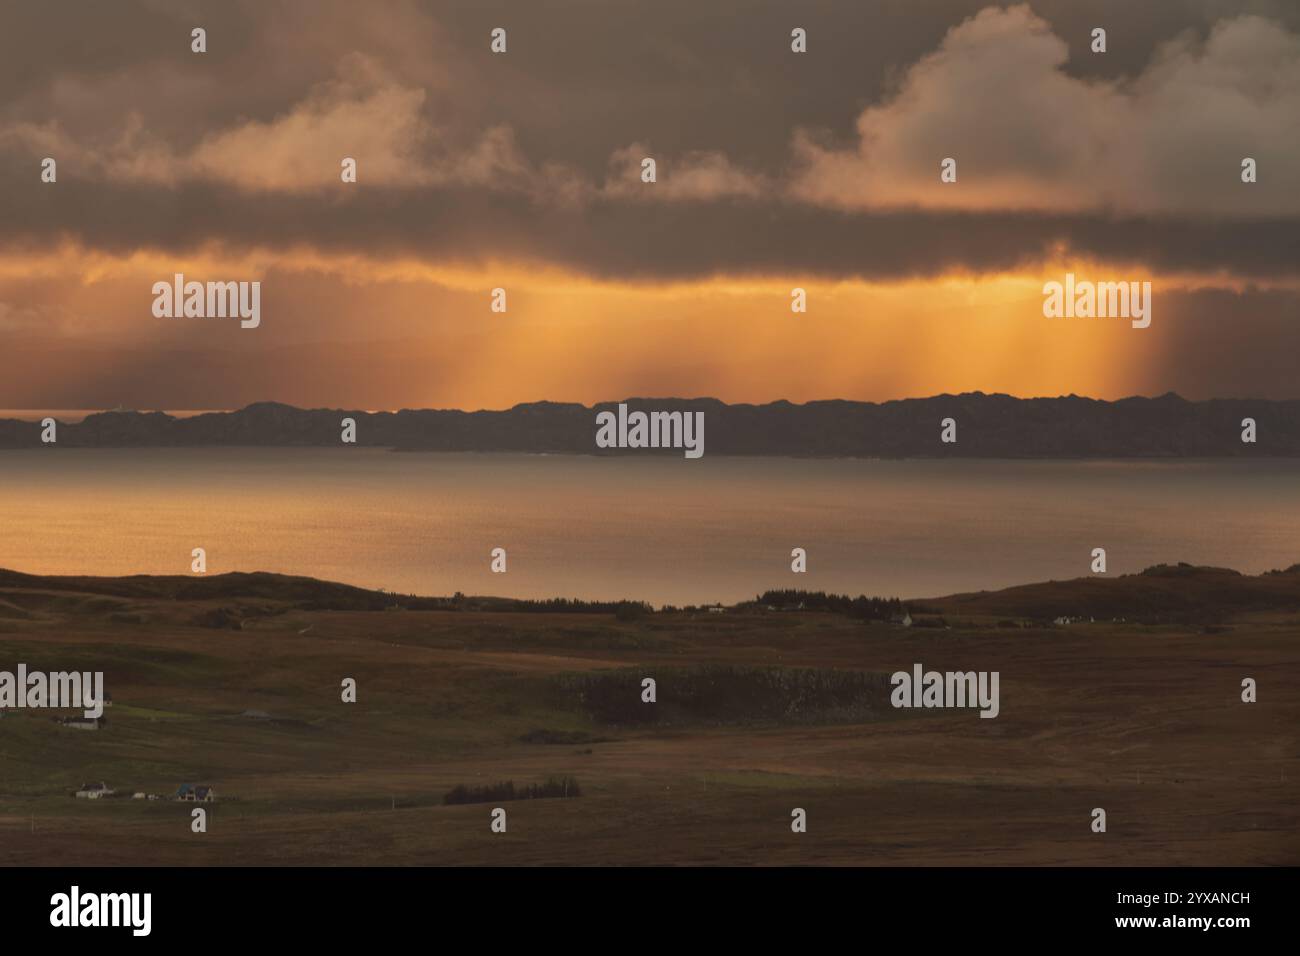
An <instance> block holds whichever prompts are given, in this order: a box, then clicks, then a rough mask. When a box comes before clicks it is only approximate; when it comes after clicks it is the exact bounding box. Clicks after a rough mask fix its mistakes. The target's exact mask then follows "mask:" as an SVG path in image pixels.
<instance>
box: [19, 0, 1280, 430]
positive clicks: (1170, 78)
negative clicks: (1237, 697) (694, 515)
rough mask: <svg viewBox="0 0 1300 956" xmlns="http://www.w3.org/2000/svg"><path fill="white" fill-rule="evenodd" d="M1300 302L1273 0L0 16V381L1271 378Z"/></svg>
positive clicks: (828, 394)
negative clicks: (237, 305)
mask: <svg viewBox="0 0 1300 956" xmlns="http://www.w3.org/2000/svg"><path fill="white" fill-rule="evenodd" d="M196 27H202V28H203V29H204V30H205V31H206V51H205V52H202V53H196V52H194V51H193V50H192V42H193V41H192V32H191V31H192V30H193V29H194V28H196ZM1097 27H1101V28H1103V29H1104V30H1105V31H1106V50H1105V52H1104V53H1099V52H1094V51H1093V49H1092V44H1093V42H1094V40H1093V30H1094V28H1097ZM495 28H502V29H504V30H505V31H506V33H505V36H506V49H505V52H504V53H497V52H493V50H492V49H491V44H492V31H493V30H494V29H495ZM795 28H800V29H802V30H804V31H805V32H806V52H803V53H796V52H794V51H793V50H792V49H791V44H792V37H791V31H792V30H794V29H795ZM1247 157H1249V158H1252V159H1254V160H1255V162H1256V167H1257V179H1256V181H1255V182H1252V183H1244V182H1243V181H1242V161H1243V159H1244V158H1247ZM46 158H53V159H54V160H55V161H56V177H55V181H54V182H45V181H43V178H42V171H43V165H42V164H43V160H45V159H46ZM344 158H352V159H354V160H355V161H356V171H357V175H356V182H343V181H342V177H341V175H340V171H341V162H342V160H343V159H344ZM645 158H652V159H654V161H655V170H656V176H655V181H654V182H644V181H643V176H642V161H643V160H644V159H645ZM949 158H951V159H954V160H955V161H956V181H955V182H943V181H941V176H940V172H941V164H942V162H943V161H944V160H945V159H949ZM176 273H181V274H183V275H184V276H185V277H186V279H189V280H197V281H201V282H202V281H209V280H211V281H223V282H225V281H257V282H260V283H261V286H260V288H261V321H260V324H259V325H258V327H257V328H241V326H240V323H239V322H238V321H237V320H236V321H232V320H229V319H223V318H194V317H190V318H184V317H182V318H167V317H161V318H160V317H158V316H156V315H155V314H154V309H153V305H154V293H153V286H154V284H155V283H157V282H159V281H164V282H171V281H172V278H173V276H174V275H175V274H176ZM1066 273H1073V274H1075V275H1076V276H1077V277H1078V278H1079V279H1082V280H1089V281H1097V282H1139V283H1140V282H1150V283H1151V289H1152V293H1151V295H1152V298H1151V306H1152V314H1151V320H1152V321H1151V324H1150V325H1149V327H1147V328H1134V327H1133V326H1132V325H1131V323H1130V322H1129V321H1128V320H1127V319H1125V318H1116V317H1107V318H1084V317H1069V318H1049V317H1046V316H1044V314H1043V301H1044V295H1043V287H1044V284H1045V283H1046V282H1050V281H1063V279H1064V276H1065V275H1066ZM497 288H501V289H504V290H506V310H505V311H504V312H494V311H493V310H492V308H491V306H492V302H493V294H492V290H493V289H497ZM795 288H799V289H803V290H804V291H805V293H806V300H807V311H806V312H801V313H796V312H793V311H792V310H791V302H792V296H791V293H792V290H793V289H795ZM1298 322H1300V5H1298V4H1296V3H1295V2H1294V0H1233V2H1229V0H1145V2H1143V3H1133V2H1131V0H1033V2H1031V3H1028V4H1025V3H997V2H990V0H925V2H913V0H877V2H865V0H798V2H795V0H779V2H778V0H709V2H708V3H701V2H700V0H656V2H646V0H637V2H631V0H553V2H546V3H538V2H520V0H512V2H494V0H465V2H460V0H448V2H428V3H417V2H396V0H374V2H370V3H366V4H356V3H351V2H342V0H318V2H312V3H307V2H303V0H294V2H281V0H223V2H220V3H216V2H185V0H179V2H178V0H118V2H114V3H111V4H106V3H102V2H98V0H49V2H43V3H37V2H27V0H21V2H13V3H8V4H5V5H4V7H3V9H0V408H76V409H84V408H97V407H115V406H118V405H125V406H128V407H137V408H173V409H200V408H231V407H237V406H241V405H244V404H247V403H249V402H253V401H261V400H276V401H283V402H289V403H292V404H297V405H303V406H327V407H349V408H371V409H379V408H401V407H459V408H467V409H476V408H507V407H510V406H512V405H514V404H516V403H519V402H526V401H538V400H551V401H576V402H583V403H586V404H591V403H593V402H597V401H606V400H612V399H618V398H623V397H629V396H656V397H664V396H678V397H697V396H712V397H716V398H721V399H723V400H725V401H730V402H768V401H774V400H778V399H786V400H790V401H796V402H803V401H809V400H814V399H825V398H847V399H859V400H870V401H883V400H890V399H897V398H904V397H911V396H919V395H931V394H938V393H943V392H962V391H977V390H978V391H984V392H1005V393H1009V394H1013V395H1022V396H1043V395H1047V396H1051V395H1063V394H1080V395H1089V396H1093V397H1098V398H1112V399H1113V398H1120V397H1124V396H1127V395H1134V394H1145V395H1158V394H1163V393H1165V392H1168V391H1176V392H1178V393H1179V394H1182V395H1184V396H1185V397H1188V398H1212V397H1258V398H1300V375H1298V374H1297V355H1300V325H1298V324H1297V323H1298Z"/></svg>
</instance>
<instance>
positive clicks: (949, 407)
mask: <svg viewBox="0 0 1300 956" xmlns="http://www.w3.org/2000/svg"><path fill="white" fill-rule="evenodd" d="M627 403H628V405H629V407H630V408H631V409H632V410H638V409H639V410H643V411H677V410H680V411H703V412H704V425H705V427H704V448H705V454H706V455H778V456H792V457H864V458H867V457H870V458H876V457H879V458H910V457H918V458H922V457H961V458H1132V457H1155V458H1165V457H1207V458H1217V457H1238V456H1240V457H1259V456H1298V455H1300V401H1264V400H1248V399H1216V400H1211V401H1204V402H1190V401H1186V400H1184V399H1182V398H1179V397H1178V396H1177V395H1173V394H1169V395H1162V396H1160V397H1159V398H1126V399H1122V400H1120V401H1115V402H1107V401H1100V400H1097V399H1089V398H1080V397H1077V396H1074V395H1070V396H1066V397H1062V398H1032V399H1020V398H1013V397H1011V396H1008V395H985V394H982V393H979V392H974V393H967V394H962V395H938V396H935V397H932V398H916V399H906V400H903V401H895V402H884V403H882V404H874V403H870V402H849V401H818V402H808V403H807V404H804V405H794V404H791V403H790V402H785V401H780V402H772V403H770V404H767V405H727V404H725V403H723V402H720V401H718V400H716V399H711V398H699V399H669V398H665V399H636V398H634V399H628V400H627ZM617 404H618V403H616V402H605V403H601V404H599V405H596V406H593V407H592V408H587V407H586V406H583V405H576V404H558V403H555V402H536V403H531V404H525V405H516V406H515V407H514V408H511V409H508V410H505V411H476V412H464V411H455V410H419V411H415V410H403V411H398V412H364V411H352V410H343V409H310V410H308V409H300V408H294V407H293V406H290V405H281V404H278V403H275V402H259V403H257V404H254V405H249V406H248V407H247V408H243V409H240V410H238V411H233V412H210V413H205V414H201V415H196V416H193V417H188V418H175V417H173V416H170V415H167V414H165V413H163V412H148V413H144V412H121V411H114V412H102V413H99V414H95V415H90V416H88V417H87V418H86V419H85V420H84V421H82V422H78V423H75V424H74V423H66V424H60V426H59V430H58V447H61V448H62V447H72V448H78V447H144V446H204V445H218V446H220V445H263V446H291V445H317V446H334V447H339V446H340V433H341V424H340V423H341V420H342V419H343V418H344V417H350V418H353V419H355V420H356V423H357V432H356V438H357V442H356V443H357V444H358V445H363V446H372V447H381V448H394V449H398V450H403V451H454V452H467V451H472V452H533V453H553V454H588V455H593V454H601V455H617V454H639V455H646V454H666V455H675V456H681V455H682V452H681V451H680V450H663V449H655V450H651V449H598V448H597V447H596V443H595V436H596V431H597V429H596V413H597V412H598V411H602V410H614V409H616V408H617ZM945 418H953V419H955V420H956V422H957V439H958V440H957V442H956V443H955V444H943V443H941V442H940V440H939V438H940V422H941V421H942V420H943V419H945ZM1244 418H1253V419H1254V420H1255V421H1256V422H1257V424H1258V441H1257V442H1256V443H1255V444H1245V443H1243V442H1242V441H1241V430H1242V426H1241V422H1242V419H1244ZM40 433H41V428H40V425H39V424H37V423H34V422H22V421H16V420H13V419H5V420H0V448H30V447H40V446H41V442H40Z"/></svg>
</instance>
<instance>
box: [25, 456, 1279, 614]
mask: <svg viewBox="0 0 1300 956" xmlns="http://www.w3.org/2000/svg"><path fill="white" fill-rule="evenodd" d="M195 547H204V548H206V549H207V553H208V570H209V573H218V572H223V571H255V570H265V571H281V572H286V573H293V574H306V575H311V576H313V577H319V578H325V579H329V580H336V581H344V582H348V583H352V584H359V585H363V586H366V587H382V588H387V589H389V590H395V591H401V592H414V593H420V594H449V593H452V592H454V591H464V592H465V593H468V594H501V595H508V596H518V597H553V596H568V597H584V598H619V597H634V598H640V599H644V600H648V601H651V602H653V603H655V604H663V603H673V604H686V603H702V602H710V601H723V602H731V601H735V600H739V599H743V598H746V597H750V596H752V595H754V594H755V593H757V592H758V591H761V590H763V589H765V588H768V587H794V586H798V587H804V588H810V589H825V590H834V591H840V592H851V593H853V594H858V593H862V592H865V593H867V594H884V595H898V596H902V597H923V596H933V595H939V594H948V593H953V592H957V591H969V590H977V589H981V588H997V587H1004V586H1008V585H1013V584H1023V583H1026V582H1030V581H1040V580H1046V579H1049V578H1058V579H1059V578H1069V577H1078V576H1080V575H1084V574H1087V573H1088V564H1089V560H1090V559H1089V554H1090V552H1091V550H1092V549H1093V548H1095V547H1104V548H1106V550H1107V554H1108V556H1109V567H1110V571H1111V573H1112V574H1114V573H1123V572H1131V571H1137V570H1141V569H1142V568H1143V567H1146V566H1148V565H1151V564H1156V563H1159V562H1162V561H1163V562H1175V561H1190V562H1194V563H1198V564H1214V565H1220V566H1226V567H1232V568H1236V569H1238V570H1241V571H1245V572H1249V573H1258V572H1260V571H1263V570H1267V569H1269V568H1276V567H1286V566H1288V565H1290V564H1294V563H1296V562H1300V461H1298V460H1268V459H1260V460H1258V461H1192V462H1132V461H1125V462H1104V461H1103V462H1097V461H1092V462H1062V461H1046V462H1044V461H1034V462H1009V461H860V460H838V461H825V460H815V461H810V460H790V459H764V458H758V459H753V458H708V457H705V458H703V459H700V460H697V461H688V460H685V459H682V458H644V457H641V458H638V457H623V458H587V457H574V456H553V457H551V456H530V455H513V454H495V455H475V454H398V453H393V452H388V451H380V450H373V449H351V448H349V449H325V448H311V449H280V448H274V449H251V448H239V449H218V448H204V449H66V450H65V449H56V448H42V449H39V450H37V449H32V450H22V451H0V567H7V568H13V569H16V570H21V571H27V572H31V573H45V574H106V575H117V574H136V573H150V574H174V573H188V571H189V563H190V550H191V549H192V548H195ZM495 547H503V548H505V549H506V550H507V553H508V556H509V557H508V561H509V570H508V572H507V573H506V574H504V575H502V574H492V573H490V571H489V554H490V552H491V550H492V549H493V548H495ZM794 547H802V548H806V549H807V551H808V573H807V574H804V575H799V576H795V575H793V574H791V572H790V549H791V548H794Z"/></svg>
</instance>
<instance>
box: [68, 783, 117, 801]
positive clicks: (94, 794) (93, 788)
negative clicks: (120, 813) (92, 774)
mask: <svg viewBox="0 0 1300 956" xmlns="http://www.w3.org/2000/svg"><path fill="white" fill-rule="evenodd" d="M116 792H117V791H116V790H111V789H109V786H108V784H106V783H83V784H82V785H81V789H80V790H78V791H77V793H76V796H77V797H79V798H80V799H82V800H100V799H102V798H104V797H111V796H112V795H113V794H114V793H116Z"/></svg>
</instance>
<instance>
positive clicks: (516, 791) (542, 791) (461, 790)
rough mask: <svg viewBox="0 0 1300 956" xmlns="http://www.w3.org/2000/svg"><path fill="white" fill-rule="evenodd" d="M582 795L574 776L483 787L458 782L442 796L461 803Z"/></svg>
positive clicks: (508, 781) (507, 782) (448, 800)
mask: <svg viewBox="0 0 1300 956" xmlns="http://www.w3.org/2000/svg"><path fill="white" fill-rule="evenodd" d="M580 796H582V789H581V788H580V787H579V786H578V781H577V780H576V779H574V778H573V777H559V778H556V777H551V778H550V779H549V780H547V781H546V782H545V783H530V784H528V785H527V786H523V787H516V786H515V784H514V781H513V780H506V781H504V782H502V783H492V784H486V785H484V786H481V787H467V786H465V785H464V784H463V783H462V784H457V785H456V786H455V787H453V788H452V789H451V790H449V791H448V792H447V795H446V796H445V797H443V798H442V802H443V803H444V804H448V805H454V804H460V803H504V802H506V801H508V800H542V799H545V798H548V797H560V798H562V799H564V798H568V797H580Z"/></svg>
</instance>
